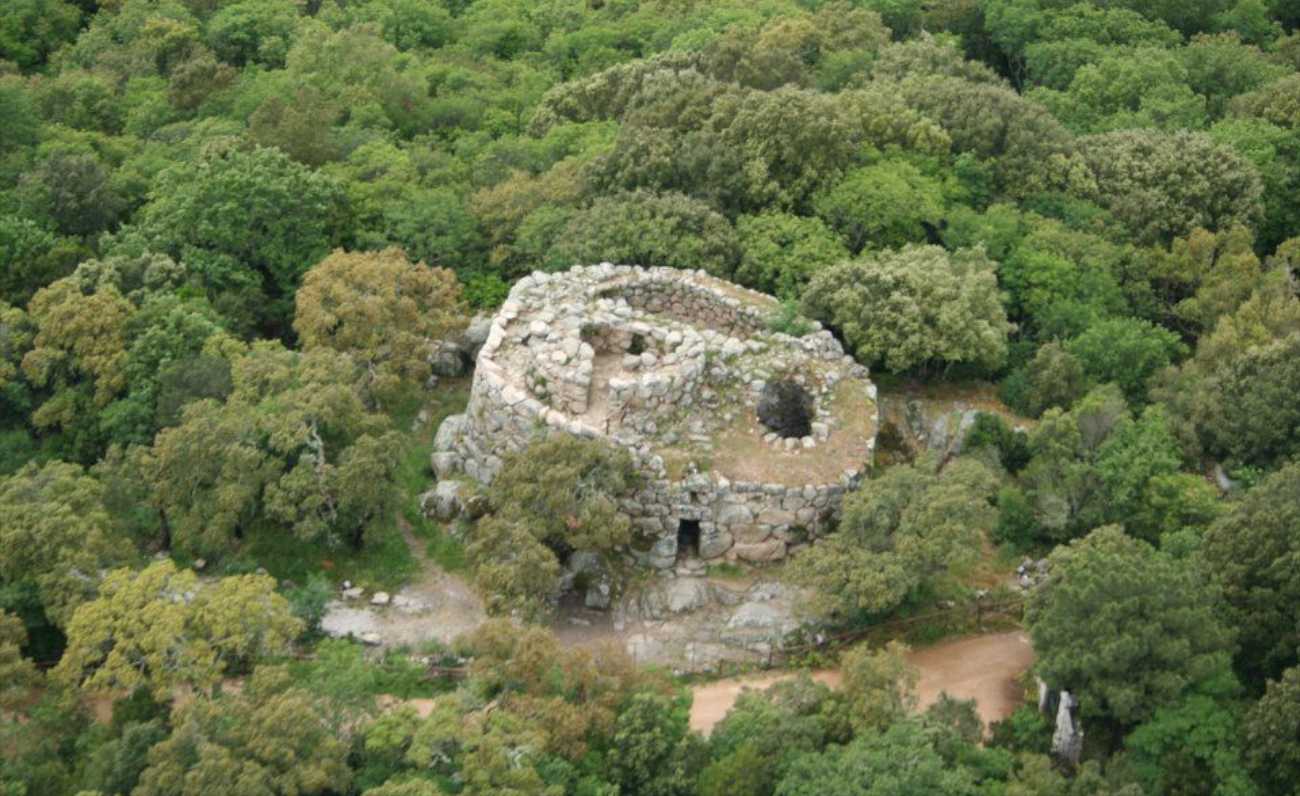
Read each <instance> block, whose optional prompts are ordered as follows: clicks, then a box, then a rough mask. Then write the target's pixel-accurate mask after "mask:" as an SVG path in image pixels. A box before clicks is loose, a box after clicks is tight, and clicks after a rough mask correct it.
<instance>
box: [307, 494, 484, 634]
mask: <svg viewBox="0 0 1300 796" xmlns="http://www.w3.org/2000/svg"><path fill="white" fill-rule="evenodd" d="M399 524H400V526H401V529H402V536H403V537H404V538H405V539H406V545H407V547H409V548H410V550H411V555H412V556H414V557H415V559H416V561H418V562H419V563H420V575H419V577H417V578H416V579H415V580H413V581H411V582H410V583H408V584H407V585H406V586H403V587H402V589H401V590H400V591H398V592H397V593H396V594H395V595H394V596H393V605H391V606H387V607H384V608H375V607H374V606H371V605H370V603H369V600H368V599H361V600H354V601H343V602H335V603H331V604H330V610H329V612H328V613H327V614H326V617H325V619H324V621H322V623H321V625H322V627H323V628H324V629H325V630H326V631H327V632H329V633H331V634H334V635H339V636H344V635H348V634H349V633H350V634H352V635H353V636H356V637H358V638H360V637H361V634H363V633H377V634H378V635H379V637H380V638H381V639H382V641H383V644H384V645H385V646H403V645H404V646H410V647H418V646H419V645H420V644H422V643H424V642H427V641H430V640H435V641H439V642H441V643H443V644H447V643H450V642H451V641H452V640H454V639H455V638H456V637H457V636H459V635H461V634H463V633H468V632H469V631H471V630H474V629H475V628H477V627H478V626H479V625H481V624H483V622H485V621H487V612H486V611H485V610H484V608H483V600H482V599H481V598H480V597H479V596H478V594H477V592H475V591H474V589H473V587H471V586H470V585H469V583H467V582H466V581H465V579H464V578H463V577H461V576H460V575H459V574H457V573H453V572H446V571H444V570H443V569H442V568H441V567H439V566H438V565H437V564H436V563H435V562H433V561H430V560H429V559H428V557H427V556H426V555H425V545H424V543H423V542H422V541H421V540H419V539H417V538H415V536H414V534H412V533H411V529H410V527H409V526H408V525H407V524H406V521H405V520H404V519H402V520H399ZM367 597H368V595H367ZM399 603H400V606H399Z"/></svg>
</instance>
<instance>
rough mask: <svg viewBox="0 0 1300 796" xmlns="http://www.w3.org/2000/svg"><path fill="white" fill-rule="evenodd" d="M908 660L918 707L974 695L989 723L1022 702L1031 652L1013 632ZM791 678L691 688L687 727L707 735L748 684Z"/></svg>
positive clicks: (836, 676)
mask: <svg viewBox="0 0 1300 796" xmlns="http://www.w3.org/2000/svg"><path fill="white" fill-rule="evenodd" d="M908 660H909V661H911V663H912V664H913V665H914V666H916V667H917V668H918V669H919V670H920V675H921V676H920V679H919V681H918V682H917V688H916V691H917V697H918V702H919V707H920V708H921V709H924V708H926V707H927V706H929V705H931V704H933V703H934V702H935V701H936V700H938V698H939V695H940V694H941V693H943V692H947V693H948V694H949V695H950V696H953V697H956V698H958V699H974V700H975V702H976V705H977V708H978V711H979V715H980V719H981V720H982V721H983V722H984V724H985V726H987V725H989V724H991V723H993V722H995V721H999V720H1001V719H1004V718H1006V717H1007V716H1009V715H1011V712H1012V711H1013V710H1015V709H1016V707H1017V706H1018V705H1019V704H1020V701H1021V697H1022V693H1021V689H1020V687H1019V685H1018V684H1017V682H1016V681H1017V680H1018V679H1019V677H1020V675H1021V674H1023V673H1024V672H1025V670H1027V669H1028V668H1029V667H1030V665H1032V664H1033V662H1034V650H1033V648H1032V647H1031V646H1030V644H1029V638H1028V637H1027V636H1026V635H1025V634H1024V633H1023V632H1021V631H1014V632H1010V633H996V634H993V635H988V636H975V637H973V638H965V639H960V640H958V641H950V642H945V643H942V644H936V645H935V646H933V647H926V648H925V649H919V650H914V651H913V652H911V653H909V654H908ZM793 676H795V673H793V672H769V673H765V674H757V675H747V676H744V677H730V678H727V679H725V680H717V681H715V682H712V683H705V684H703V685H699V686H696V687H695V688H693V689H692V691H691V693H692V696H693V697H694V701H693V702H692V704H691V729H692V730H695V731H696V732H700V733H703V734H705V735H707V734H708V733H709V732H710V731H711V730H712V729H713V726H714V725H715V724H717V723H718V722H719V721H721V720H722V718H723V717H724V716H726V715H727V711H729V710H731V707H732V705H734V704H735V703H736V698H737V697H739V696H740V694H741V692H742V691H744V690H745V689H746V688H755V689H760V690H762V689H765V688H768V687H770V686H772V685H773V684H775V683H777V682H779V681H781V680H784V679H787V678H790V677H793ZM812 676H813V679H814V680H817V681H819V682H823V683H826V684H827V685H829V686H831V687H832V688H837V687H838V686H839V684H840V673H839V672H837V671H818V672H813V673H812Z"/></svg>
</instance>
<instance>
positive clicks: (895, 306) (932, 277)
mask: <svg viewBox="0 0 1300 796" xmlns="http://www.w3.org/2000/svg"><path fill="white" fill-rule="evenodd" d="M994 268H995V266H994V264H993V262H992V261H990V260H989V259H988V257H987V256H985V254H984V252H983V251H981V250H978V249H973V250H972V249H962V250H958V251H956V252H953V253H948V252H946V251H944V250H943V249H941V248H939V247H938V246H907V247H905V248H903V249H899V250H886V251H884V252H881V253H879V254H874V255H871V256H869V257H867V258H864V259H861V260H857V261H854V262H851V263H845V264H843V265H839V266H835V267H833V268H828V269H825V270H823V271H821V272H819V273H818V274H816V275H815V276H814V277H813V279H812V280H811V281H810V282H809V284H808V289H807V290H806V291H805V292H804V296H803V312H804V314H806V315H808V316H809V317H811V318H815V319H817V320H819V321H821V322H823V323H825V324H827V325H828V326H830V327H832V328H834V329H837V330H839V332H840V333H841V334H842V335H843V336H844V339H845V340H846V341H847V342H848V344H849V346H850V347H852V349H853V351H854V353H855V354H856V355H857V357H858V358H859V359H860V360H862V361H863V362H867V363H871V364H875V363H883V364H884V366H885V367H886V368H887V369H889V370H892V371H904V370H910V369H912V368H916V367H919V366H923V365H927V364H935V363H943V364H946V365H951V364H957V363H970V364H973V365H976V366H979V367H982V368H986V369H990V370H993V369H996V368H997V367H999V366H1000V365H1001V364H1002V363H1003V361H1004V360H1005V359H1006V355H1007V334H1008V333H1009V332H1010V331H1011V325H1010V324H1009V323H1008V322H1007V317H1006V312H1005V311H1004V310H1003V308H1002V299H1001V296H1000V294H999V293H998V289H997V277H996V275H995V273H994Z"/></svg>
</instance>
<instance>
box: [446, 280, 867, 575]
mask: <svg viewBox="0 0 1300 796" xmlns="http://www.w3.org/2000/svg"><path fill="white" fill-rule="evenodd" d="M777 309H778V305H777V303H776V301H775V300H774V299H772V298H771V297H769V296H764V295H762V294H759V293H755V292H753V291H749V290H745V289H743V288H740V287H738V286H736V285H733V284H731V283H729V282H725V281H723V280H720V279H716V278H714V277H711V276H708V275H706V274H705V273H704V272H702V271H682V270H679V269H671V268H640V267H634V266H614V265H610V264H609V263H602V264H600V265H595V266H588V267H582V266H579V267H574V268H572V269H570V270H569V271H566V272H564V273H559V274H544V273H534V274H533V275H531V276H529V277H525V278H524V279H522V280H520V281H519V282H518V283H516V284H515V286H514V287H513V288H512V289H511V291H510V297H509V299H508V300H507V301H506V302H505V303H504V304H502V306H501V309H500V311H499V312H498V313H497V315H496V317H495V318H494V319H493V322H492V328H491V332H490V333H489V335H488V339H487V342H486V343H485V344H484V346H483V348H482V350H481V351H480V353H479V356H478V361H477V365H476V368H475V372H474V384H473V388H472V390H471V393H470V402H469V406H468V408H467V410H466V412H465V413H464V414H462V415H455V416H453V417H450V418H448V419H447V420H446V421H445V422H444V424H443V426H442V427H441V428H440V429H439V431H438V435H437V440H436V444H435V453H434V455H433V463H434V468H435V470H437V471H438V475H439V477H446V476H447V475H448V474H449V473H451V472H453V471H463V472H464V473H466V474H468V475H470V476H472V477H473V478H476V479H478V480H480V481H483V482H485V483H487V482H490V481H491V480H492V479H493V478H494V477H495V476H496V474H497V472H498V471H499V469H500V467H501V456H502V455H504V454H505V453H507V452H511V451H517V450H521V449H523V448H525V447H527V446H528V444H529V443H530V442H531V441H532V440H533V439H534V438H535V437H536V436H537V435H538V434H548V433H560V434H572V435H576V436H580V437H589V438H601V439H605V440H608V441H609V442H611V443H612V444H615V445H620V446H622V447H624V448H627V449H628V450H629V451H630V452H631V453H632V454H633V456H634V458H635V459H636V460H637V462H638V465H639V466H640V467H641V469H642V471H643V472H645V473H646V475H647V483H646V485H645V487H644V488H643V489H642V490H641V491H640V492H639V493H638V494H636V495H634V496H633V497H631V498H630V499H628V500H627V501H626V502H625V504H624V505H623V509H624V510H625V511H626V512H627V513H628V514H629V515H630V516H632V517H633V520H634V525H635V527H636V528H637V537H636V539H635V540H634V542H633V545H632V549H631V550H630V551H629V553H630V554H631V555H632V556H633V557H635V558H636V559H637V560H638V561H640V562H641V563H644V564H647V565H650V566H654V567H659V568H667V567H671V566H673V564H674V563H675V562H676V560H677V558H678V555H679V549H678V547H679V542H680V540H682V539H689V544H688V545H687V544H686V543H683V546H689V547H690V548H692V549H691V550H690V555H698V556H699V557H700V558H703V559H706V560H708V559H717V558H721V557H726V558H731V559H737V558H738V559H742V560H748V561H774V560H777V559H780V558H783V557H784V556H785V555H786V554H787V552H788V551H789V550H790V549H791V548H793V547H797V546H798V545H799V544H802V543H804V542H805V541H807V540H808V539H809V538H810V537H812V536H815V535H817V534H818V533H819V532H820V531H821V530H822V528H823V527H824V526H825V524H826V523H827V521H828V520H829V519H830V518H831V517H832V516H833V515H834V514H835V512H837V511H838V509H839V505H840V500H841V498H842V496H843V494H844V492H845V491H846V490H847V489H850V488H852V487H853V486H855V485H856V484H857V483H858V482H859V480H860V479H861V476H862V473H863V472H864V470H865V469H866V467H867V466H869V464H870V462H871V457H872V452H873V450H874V447H875V433H876V426H877V423H878V418H879V414H878V410H877V406H876V388H875V385H873V384H872V383H871V381H870V380H869V379H868V377H867V371H866V369H865V368H863V367H862V366H861V365H858V364H856V363H855V362H853V360H852V359H851V358H850V357H848V356H846V355H845V354H844V351H843V349H841V347H840V345H839V343H838V342H837V341H836V340H835V338H834V337H832V336H831V334H830V333H829V332H827V331H824V330H823V329H821V328H820V326H817V325H815V324H814V329H815V330H814V331H813V332H811V333H810V334H807V335H804V336H802V337H791V336H789V335H786V334H781V333H777V332H772V331H769V329H768V319H769V318H770V317H772V315H773V314H774V313H775V312H776V311H777ZM778 384H780V385H786V386H783V387H780V388H777V387H775V386H769V385H778ZM777 390H781V391H783V392H784V393H785V394H788V395H799V396H804V397H801V398H800V402H801V407H802V408H801V411H803V412H806V413H807V417H806V418H805V420H806V433H804V434H803V435H802V436H788V435H787V434H785V433H778V432H777V431H773V430H770V429H769V428H768V427H767V426H765V425H764V424H763V423H762V422H760V420H759V404H760V401H761V400H762V397H763V395H764V394H765V392H766V393H767V394H768V395H772V394H774V392H775V391H777ZM781 428H782V431H783V432H786V431H790V430H791V429H792V428H793V426H789V425H783V426H781ZM797 430H798V431H804V427H803V424H800V427H799V428H798V429H797Z"/></svg>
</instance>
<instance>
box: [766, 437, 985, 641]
mask: <svg viewBox="0 0 1300 796" xmlns="http://www.w3.org/2000/svg"><path fill="white" fill-rule="evenodd" d="M995 488H996V480H995V478H994V476H993V474H992V473H991V472H989V470H988V468H987V467H985V466H984V465H983V464H981V463H979V462H977V461H975V460H973V459H969V460H966V459H963V460H957V461H955V462H953V463H951V464H949V465H948V466H947V467H944V468H943V469H942V470H940V471H938V472H936V471H935V462H933V461H929V460H923V461H921V462H919V463H917V464H915V465H899V466H895V467H892V468H890V469H888V470H886V471H885V472H884V474H883V475H881V476H880V477H879V478H877V479H874V480H872V481H868V482H865V483H864V484H863V486H862V487H861V488H859V489H858V490H856V491H854V492H852V493H850V494H848V495H847V496H846V497H845V499H844V509H843V512H844V513H843V517H842V519H841V520H840V525H839V529H838V531H837V532H836V533H835V534H833V535H831V536H829V537H827V538H826V539H824V540H822V541H821V542H819V543H818V544H817V545H815V546H814V547H812V548H810V549H808V550H806V551H804V553H802V554H801V555H800V556H799V557H798V558H796V559H795V560H793V561H792V562H791V564H790V566H791V572H792V574H793V575H794V577H795V578H796V579H797V580H799V581H800V582H802V583H804V584H806V585H809V586H812V587H814V588H815V589H816V594H815V597H814V598H813V608H814V610H816V611H818V612H820V613H824V614H832V615H838V616H841V617H855V616H857V615H860V614H873V615H878V614H883V613H887V612H888V611H891V610H893V609H894V608H896V607H898V606H899V605H900V604H901V603H902V602H903V601H904V600H906V599H907V598H908V597H909V596H911V595H912V594H914V593H915V591H916V590H917V589H918V588H920V587H921V586H922V585H923V584H925V583H927V582H929V581H930V580H931V579H933V578H935V577H937V576H939V575H941V574H942V573H944V572H946V571H947V570H948V569H949V568H951V567H954V566H957V565H959V564H961V563H962V562H964V561H968V560H970V556H971V554H972V552H973V551H974V550H975V549H976V548H977V546H978V536H979V532H980V530H981V529H983V528H988V527H990V526H991V525H992V524H993V517H994V514H993V508H992V506H991V505H989V502H988V500H989V498H990V497H991V496H992V494H993V491H994V489H995Z"/></svg>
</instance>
